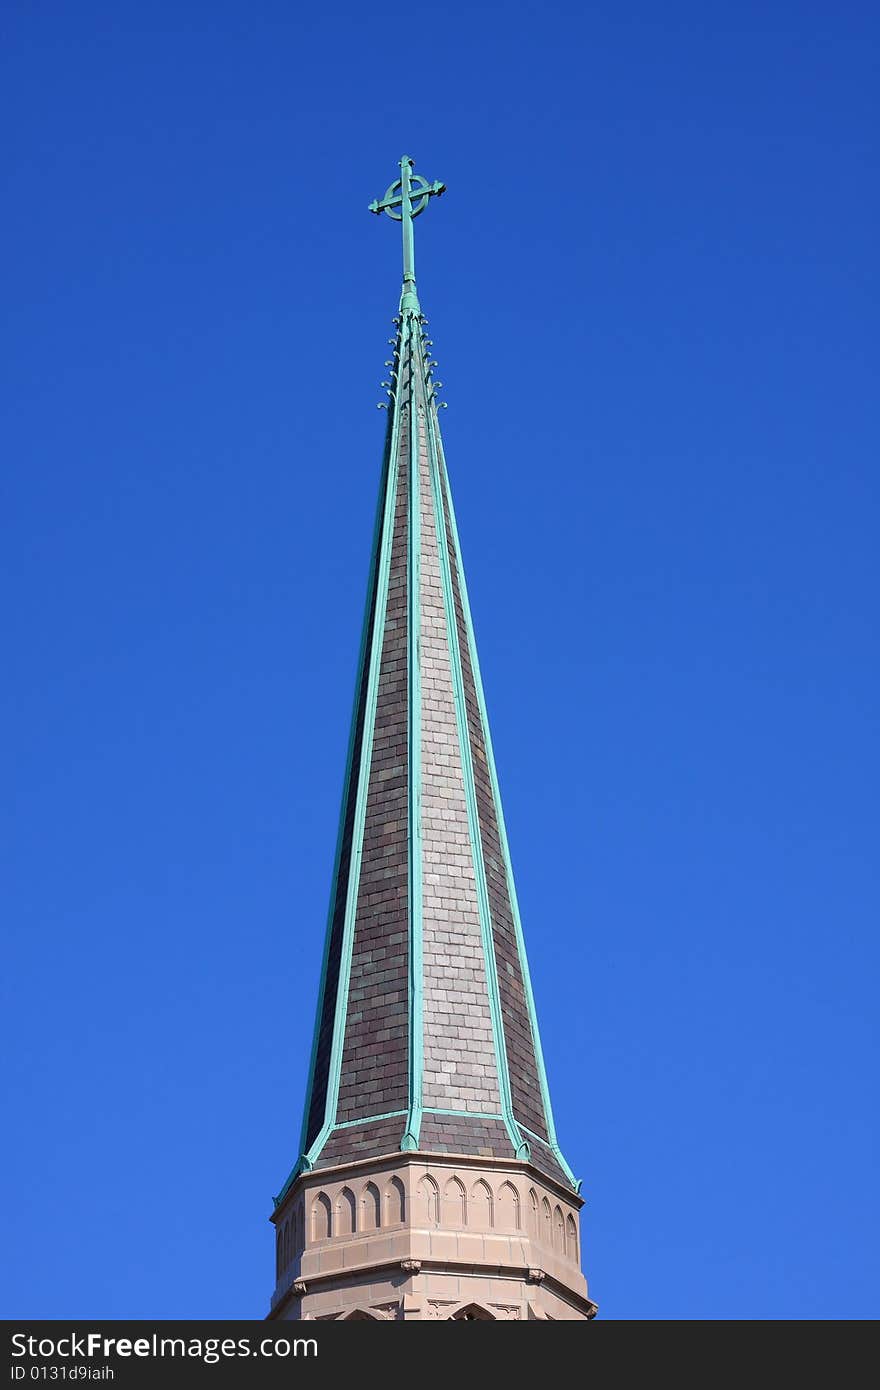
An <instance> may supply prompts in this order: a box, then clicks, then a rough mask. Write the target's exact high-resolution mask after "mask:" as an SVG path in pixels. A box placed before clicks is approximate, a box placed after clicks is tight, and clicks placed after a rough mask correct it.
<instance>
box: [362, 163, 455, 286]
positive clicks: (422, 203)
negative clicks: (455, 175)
mask: <svg viewBox="0 0 880 1390" xmlns="http://www.w3.org/2000/svg"><path fill="white" fill-rule="evenodd" d="M445 191H446V184H445V183H437V182H435V183H428V180H427V179H423V178H422V176H421V174H414V173H413V161H412V160H411V159H410V157H409V155H408V154H405V155H404V156H403V159H401V161H400V178H399V179H397V181H396V182H395V183H393V184H392V185H391V187H390V188H388V189H387V190H386V192H385V197H384V198H382V199H376V198H374V199H373V201H372V203H370V212H374V213H375V214H376V216H377V217H378V215H379V214H380V213H383V212H385V213H387V214H388V216H389V217H392V218H393V219H394V221H395V222H402V223H403V293H404V295H406V294H407V292H408V291H411V292H412V293H413V298H415V287H416V268H415V249H414V246H413V229H412V220H413V218H414V217H418V215H419V213H420V212H424V211H425V208H426V207H427V206H428V200H429V199H430V198H433V197H434V196H435V195H436V196H437V197H439V196H440V194H441V193H445ZM403 307H407V306H406V305H404V306H403ZM414 307H418V301H416V304H415V305H414Z"/></svg>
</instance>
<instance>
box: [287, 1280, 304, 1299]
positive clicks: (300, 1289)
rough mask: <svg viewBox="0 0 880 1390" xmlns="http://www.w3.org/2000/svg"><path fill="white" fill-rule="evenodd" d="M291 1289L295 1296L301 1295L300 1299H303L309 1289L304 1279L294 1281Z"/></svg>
mask: <svg viewBox="0 0 880 1390" xmlns="http://www.w3.org/2000/svg"><path fill="white" fill-rule="evenodd" d="M290 1287H291V1288H292V1289H293V1292H294V1293H295V1294H299V1296H300V1298H302V1296H303V1294H304V1293H308V1288H307V1287H306V1281H305V1280H304V1279H294V1281H293V1283H292V1284H291V1286H290Z"/></svg>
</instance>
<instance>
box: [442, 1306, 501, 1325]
mask: <svg viewBox="0 0 880 1390" xmlns="http://www.w3.org/2000/svg"><path fill="white" fill-rule="evenodd" d="M448 1320H449V1322H497V1318H496V1317H495V1314H494V1313H490V1312H489V1309H488V1308H484V1307H483V1305H482V1303H465V1304H464V1305H463V1306H462V1307H461V1308H456V1310H455V1312H454V1313H450V1314H449V1319H448Z"/></svg>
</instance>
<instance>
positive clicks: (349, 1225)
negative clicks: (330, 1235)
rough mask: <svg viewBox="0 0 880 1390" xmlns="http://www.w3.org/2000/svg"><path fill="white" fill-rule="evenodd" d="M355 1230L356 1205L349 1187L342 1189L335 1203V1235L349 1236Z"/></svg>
mask: <svg viewBox="0 0 880 1390" xmlns="http://www.w3.org/2000/svg"><path fill="white" fill-rule="evenodd" d="M356 1230H357V1203H356V1202H355V1199H354V1193H353V1192H352V1190H351V1188H350V1187H344V1188H343V1189H342V1191H341V1192H340V1194H339V1199H338V1201H337V1203H336V1234H337V1235H338V1236H351V1235H354V1233H355V1231H356Z"/></svg>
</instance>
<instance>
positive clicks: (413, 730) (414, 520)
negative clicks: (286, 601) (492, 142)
mask: <svg viewBox="0 0 880 1390" xmlns="http://www.w3.org/2000/svg"><path fill="white" fill-rule="evenodd" d="M406 322H407V324H408V328H409V372H408V377H407V388H408V391H409V479H408V483H409V517H408V520H409V525H408V527H407V534H408V560H409V565H408V586H407V603H408V617H409V621H408V624H407V642H408V662H407V664H408V676H409V679H408V682H407V693H408V696H409V699H408V737H409V766H408V790H409V1110H408V1113H407V1118H406V1129H405V1130H404V1133H403V1137H402V1138H401V1141H400V1147H401V1149H402V1150H403V1151H404V1152H411V1151H412V1150H413V1149H417V1148H418V1146H419V1134H420V1132H421V1126H422V1065H423V1055H424V1037H423V1026H424V1025H423V1017H424V999H423V982H422V692H421V672H420V663H421V624H420V613H421V560H422V556H421V549H422V541H421V529H422V528H421V512H420V493H419V483H420V476H419V474H420V460H419V452H420V450H419V444H420V434H421V431H420V428H419V412H418V402H417V399H416V378H415V343H414V339H415V335H416V324H417V319H416V316H415V315H414V314H413V313H410V312H408V313H407V315H406Z"/></svg>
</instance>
